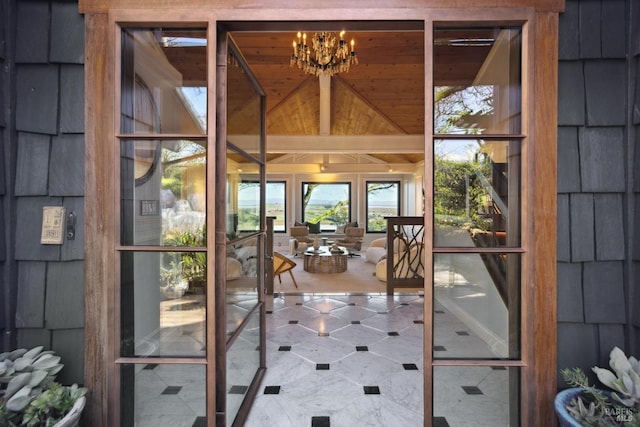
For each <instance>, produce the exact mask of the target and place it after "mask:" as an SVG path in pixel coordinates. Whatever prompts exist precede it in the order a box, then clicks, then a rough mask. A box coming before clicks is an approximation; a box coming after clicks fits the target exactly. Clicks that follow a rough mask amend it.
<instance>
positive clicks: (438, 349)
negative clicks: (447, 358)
mask: <svg viewBox="0 0 640 427" xmlns="http://www.w3.org/2000/svg"><path fill="white" fill-rule="evenodd" d="M433 351H447V349H446V348H445V347H444V346H443V345H434V346H433Z"/></svg>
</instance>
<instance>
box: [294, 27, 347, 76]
mask: <svg viewBox="0 0 640 427" xmlns="http://www.w3.org/2000/svg"><path fill="white" fill-rule="evenodd" d="M354 46H355V41H354V40H353V39H351V49H350V50H349V46H348V45H347V42H346V41H345V40H344V31H341V32H340V40H337V39H336V37H335V35H334V34H333V33H327V32H321V33H314V34H313V37H311V46H309V45H308V44H307V34H306V33H304V34H301V33H300V32H298V41H295V40H294V41H293V55H291V66H292V67H293V66H294V65H297V66H298V68H300V69H301V70H304V72H305V73H307V74H313V75H314V76H320V75H327V76H333V75H334V74H336V73H346V72H347V71H349V67H350V66H351V64H353V65H356V64H357V63H358V55H357V54H356V52H355V50H354V49H353V48H354Z"/></svg>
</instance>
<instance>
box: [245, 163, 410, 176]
mask: <svg viewBox="0 0 640 427" xmlns="http://www.w3.org/2000/svg"><path fill="white" fill-rule="evenodd" d="M418 168H420V169H421V168H422V165H415V164H412V163H384V164H381V163H329V164H320V163H301V164H292V163H289V164H287V163H267V173H328V174H331V173H361V174H362V173H378V174H379V173H385V174H387V173H398V174H403V173H414V172H416V170H417V169H418ZM256 172H257V169H256Z"/></svg>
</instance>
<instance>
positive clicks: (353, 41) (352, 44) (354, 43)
mask: <svg viewBox="0 0 640 427" xmlns="http://www.w3.org/2000/svg"><path fill="white" fill-rule="evenodd" d="M355 45H356V41H355V40H354V39H351V52H353V47H354V46H355Z"/></svg>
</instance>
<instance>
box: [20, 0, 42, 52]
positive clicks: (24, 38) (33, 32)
mask: <svg viewBox="0 0 640 427" xmlns="http://www.w3.org/2000/svg"><path fill="white" fill-rule="evenodd" d="M16 14H17V22H16V28H17V29H18V31H17V33H16V62H17V63H46V62H48V61H49V2H44V1H16Z"/></svg>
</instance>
